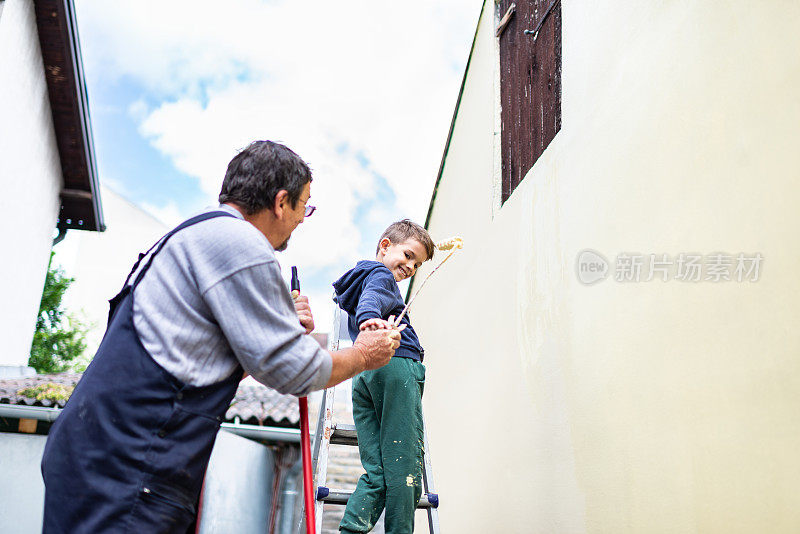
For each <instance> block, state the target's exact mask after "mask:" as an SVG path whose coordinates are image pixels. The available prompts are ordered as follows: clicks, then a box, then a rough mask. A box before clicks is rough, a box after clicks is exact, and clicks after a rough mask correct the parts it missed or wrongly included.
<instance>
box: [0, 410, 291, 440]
mask: <svg viewBox="0 0 800 534" xmlns="http://www.w3.org/2000/svg"><path fill="white" fill-rule="evenodd" d="M60 413H61V408H43V407H41V406H25V405H17V404H0V417H13V418H15V419H36V420H37V421H47V422H48V423H52V422H53V421H55V420H56V418H57V417H58V414H60ZM221 428H222V430H225V431H226V432H230V433H231V434H236V435H238V436H242V437H243V438H249V439H253V440H256V441H279V442H284V443H300V430H299V429H297V428H280V427H276V426H258V425H242V424H237V423H222V425H221Z"/></svg>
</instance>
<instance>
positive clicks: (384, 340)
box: [353, 329, 400, 371]
mask: <svg viewBox="0 0 800 534" xmlns="http://www.w3.org/2000/svg"><path fill="white" fill-rule="evenodd" d="M399 346H400V331H399V330H397V329H388V330H386V329H383V330H365V331H362V332H361V333H360V334H358V337H357V338H356V340H355V342H354V343H353V348H354V349H356V350H357V351H358V352H359V354H361V357H362V358H363V360H364V370H365V371H369V370H371V369H377V368H378V367H383V366H384V365H386V364H387V363H389V360H391V359H392V356H394V351H395V349H397V347H399Z"/></svg>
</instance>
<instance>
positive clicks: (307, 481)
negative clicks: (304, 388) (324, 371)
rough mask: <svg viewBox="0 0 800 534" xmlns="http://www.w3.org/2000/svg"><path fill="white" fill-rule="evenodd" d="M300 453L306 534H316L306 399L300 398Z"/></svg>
mask: <svg viewBox="0 0 800 534" xmlns="http://www.w3.org/2000/svg"><path fill="white" fill-rule="evenodd" d="M300 451H301V453H302V455H303V495H304V496H305V502H306V506H305V510H306V534H316V532H317V521H316V518H315V517H314V510H315V508H314V480H313V478H312V475H311V437H310V435H309V431H308V398H307V397H300Z"/></svg>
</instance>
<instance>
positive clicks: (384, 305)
mask: <svg viewBox="0 0 800 534" xmlns="http://www.w3.org/2000/svg"><path fill="white" fill-rule="evenodd" d="M333 289H335V290H336V295H335V296H334V297H333V300H334V301H335V302H336V303H337V304H338V305H339V307H340V308H341V309H343V310H344V311H346V312H347V315H348V321H347V327H348V330H349V332H350V339H352V340H353V341H355V339H356V336H358V325H360V324H361V323H363V322H364V321H366V320H367V319H375V318H379V319H388V318H389V316H390V315H394V316H395V317H397V316H398V315H400V314H401V313H402V311H403V308H404V307H405V305H406V303H405V302H404V301H403V297H402V296H401V295H400V288H398V287H397V282H396V281H395V279H394V275H392V271H390V270H389V268H388V267H386V266H385V265H384V264H382V263H381V262H379V261H370V260H362V261H360V262H358V263H357V264H356V266H355V267H353V268H352V269H350V270H349V271H347V272H346V273H344V274H343V275H342V277H341V278H339V279H338V280H337V281H336V282H334V283H333ZM400 322H401V323H402V324H405V325H406V328H405V330H403V331H402V332H401V334H400V347H398V349H397V350H396V351H395V353H394V355H395V356H399V357H401V358H411V359H412V360H416V361H418V362H421V361H422V358H423V356H424V355H425V351H424V350H422V346H421V345H420V344H419V338H418V337H417V333H416V332H414V328H412V326H411V322H410V320H409V317H408V314H406V315H405V316H404V317H403V319H402V320H401V321H400Z"/></svg>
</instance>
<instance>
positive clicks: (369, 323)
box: [358, 315, 406, 332]
mask: <svg viewBox="0 0 800 534" xmlns="http://www.w3.org/2000/svg"><path fill="white" fill-rule="evenodd" d="M405 327H406V325H402V326H400V328H398V329H397V331H398V332H402V331H403V330H404V329H405ZM392 328H394V315H390V316H389V319H388V320H386V319H377V318H375V319H367V320H366V321H364V322H363V323H361V326H359V327H358V329H359V330H361V331H362V332H363V331H364V330H391V329H392Z"/></svg>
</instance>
